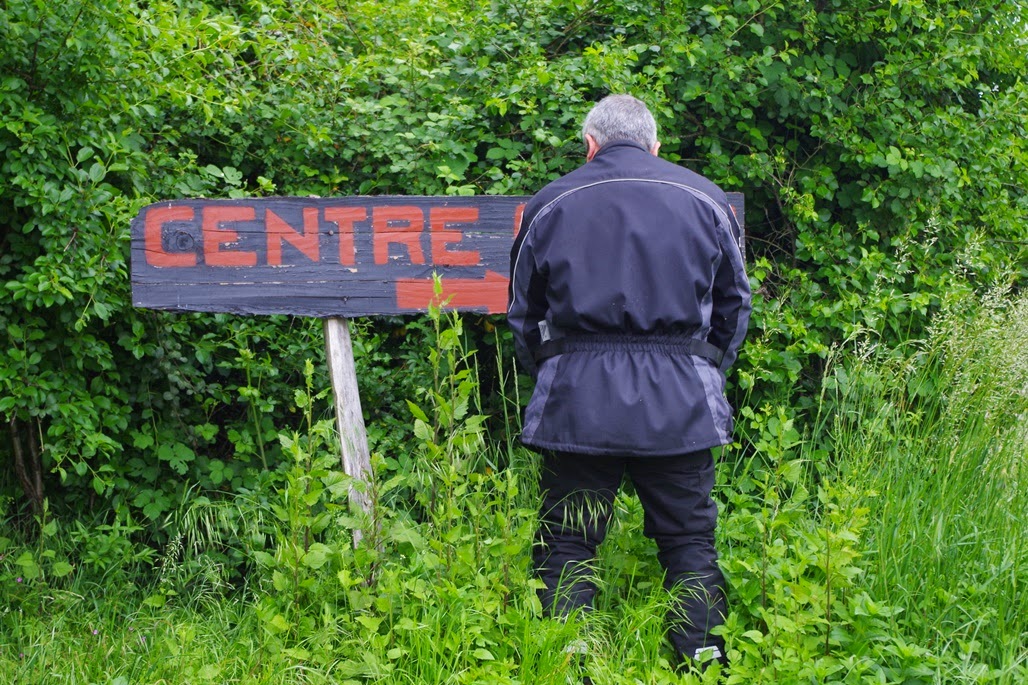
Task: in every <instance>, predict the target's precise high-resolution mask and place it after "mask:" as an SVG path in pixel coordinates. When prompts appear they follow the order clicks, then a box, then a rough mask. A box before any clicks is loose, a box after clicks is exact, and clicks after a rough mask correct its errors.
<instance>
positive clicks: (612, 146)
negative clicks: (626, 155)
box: [596, 139, 648, 157]
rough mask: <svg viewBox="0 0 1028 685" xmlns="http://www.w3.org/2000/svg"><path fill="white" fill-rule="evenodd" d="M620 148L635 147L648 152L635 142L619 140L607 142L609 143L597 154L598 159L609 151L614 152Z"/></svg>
mask: <svg viewBox="0 0 1028 685" xmlns="http://www.w3.org/2000/svg"><path fill="white" fill-rule="evenodd" d="M620 147H634V148H636V149H638V150H642V151H643V152H648V150H647V149H646V148H645V147H644V146H643V145H641V144H639V143H637V142H635V141H634V140H627V139H618V140H610V141H607V143H606V144H605V145H604V146H603V147H601V148H600V149H599V151H598V152H597V153H596V156H597V157H598V156H600V155H602V154H603V153H604V152H607V151H608V150H613V149H615V148H620Z"/></svg>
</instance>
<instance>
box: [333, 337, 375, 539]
mask: <svg viewBox="0 0 1028 685" xmlns="http://www.w3.org/2000/svg"><path fill="white" fill-rule="evenodd" d="M325 358H326V359H327V361H328V370H329V374H330V375H331V377H332V390H333V394H334V397H335V409H336V427H337V428H338V430H339V443H340V445H341V446H342V453H343V471H344V472H345V473H346V474H347V475H348V476H351V477H352V478H355V479H356V480H358V481H360V482H361V483H363V484H364V488H363V490H362V489H358V488H356V487H351V488H350V502H351V503H352V504H356V505H357V507H359V508H360V510H361V511H363V512H365V513H366V514H368V515H369V516H370V514H371V478H372V474H371V455H370V453H369V451H368V434H367V431H366V430H365V428H364V414H363V413H362V412H361V398H360V393H359V392H358V390H357V368H356V366H355V364H354V360H353V345H352V343H351V342H350V322H349V320H347V319H346V318H343V317H330V318H327V319H325ZM362 537H364V535H363V533H362V531H361V530H360V529H355V530H354V531H353V544H354V546H356V545H357V544H358V543H359V542H360V541H361V538H362Z"/></svg>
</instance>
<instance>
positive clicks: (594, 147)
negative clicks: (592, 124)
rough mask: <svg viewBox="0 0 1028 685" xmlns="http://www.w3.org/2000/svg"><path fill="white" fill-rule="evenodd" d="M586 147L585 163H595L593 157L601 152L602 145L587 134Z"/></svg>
mask: <svg viewBox="0 0 1028 685" xmlns="http://www.w3.org/2000/svg"><path fill="white" fill-rule="evenodd" d="M585 147H586V150H585V161H587V162H591V161H593V157H595V156H596V153H597V152H599V151H600V145H599V143H597V142H596V139H595V138H593V137H592V135H591V134H589V133H586V134H585Z"/></svg>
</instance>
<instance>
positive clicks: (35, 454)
mask: <svg viewBox="0 0 1028 685" xmlns="http://www.w3.org/2000/svg"><path fill="white" fill-rule="evenodd" d="M8 427H9V428H10V430H11V445H12V446H13V447H14V472H15V474H17V476H18V480H19V481H20V482H21V487H22V489H23V490H24V491H25V496H26V497H28V499H29V502H30V503H31V504H32V512H33V513H34V514H41V513H42V512H43V473H42V471H43V468H42V464H41V463H40V461H39V442H38V441H37V440H36V438H35V436H34V435H32V432H31V430H30V431H29V434H28V444H29V453H28V458H29V459H28V461H27V462H26V460H25V457H26V455H25V448H24V446H23V443H22V435H21V434H22V431H21V430H20V427H19V424H18V419H16V418H15V417H13V416H12V417H11V420H10V422H9V423H8Z"/></svg>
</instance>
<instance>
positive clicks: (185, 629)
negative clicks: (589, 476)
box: [0, 0, 1028, 683]
mask: <svg viewBox="0 0 1028 685" xmlns="http://www.w3.org/2000/svg"><path fill="white" fill-rule="evenodd" d="M0 10H2V13H0V284H2V286H3V287H2V288H0V323H2V324H3V326H2V329H0V340H2V341H3V342H4V343H5V344H0V416H2V417H3V419H4V423H5V424H6V429H5V434H4V436H3V437H2V438H0V465H2V470H0V505H2V506H0V516H2V517H3V521H4V527H3V529H2V530H0V585H2V587H3V589H2V590H0V593H2V594H0V680H2V679H6V681H7V682H26V683H34V682H65V681H72V682H97V683H107V682H121V683H136V682H275V683H278V682H349V681H352V682H368V681H376V682H395V683H420V682H440V683H443V682H447V683H450V682H453V683H458V682H459V683H478V682H481V683H497V682H501V683H502V682H511V683H514V682H517V683H563V682H575V679H577V678H580V676H581V673H582V672H583V670H584V671H586V672H588V673H589V674H590V675H591V676H592V677H593V679H594V681H595V682H599V683H608V682H609V683H664V682H678V680H677V679H678V678H680V676H676V675H674V674H673V669H672V666H673V664H672V663H671V660H670V653H669V651H668V649H667V647H666V646H665V645H664V643H663V641H662V640H661V630H662V628H661V625H662V624H661V620H662V613H663V608H662V607H663V606H664V605H665V604H666V597H665V595H664V593H663V591H662V590H661V589H660V571H659V567H658V566H657V565H656V562H655V560H654V559H653V554H652V552H653V550H652V549H651V547H650V545H649V543H648V542H647V541H645V540H644V539H642V538H641V536H640V535H639V533H638V530H639V525H638V522H639V518H640V512H639V511H638V505H637V503H636V502H634V500H633V499H632V498H631V496H630V495H626V496H624V497H622V498H620V499H619V512H618V518H617V521H616V525H615V527H614V530H613V531H612V533H611V538H610V539H609V540H608V543H607V544H606V545H605V546H604V549H603V552H602V557H601V560H600V562H599V563H600V576H601V578H602V580H603V590H604V592H603V593H601V594H602V597H603V599H602V604H601V606H600V607H599V610H598V611H597V612H596V614H595V615H593V616H590V617H583V618H581V619H580V620H575V621H571V622H569V623H567V624H563V623H554V622H550V621H545V620H543V619H541V618H540V617H539V615H538V614H539V611H538V609H539V608H538V606H537V602H536V600H535V599H534V596H533V592H534V591H533V586H532V583H533V581H532V580H531V579H530V577H529V574H528V551H529V548H530V545H531V538H532V530H533V527H534V516H535V514H534V507H535V505H536V504H535V503H536V498H537V493H536V492H535V491H534V488H535V483H534V478H533V472H534V469H535V463H534V459H533V457H532V455H530V454H529V453H527V452H525V451H524V450H522V449H520V448H518V447H517V446H516V443H515V442H514V436H515V435H516V432H517V421H518V407H519V403H520V401H521V400H523V399H524V397H525V392H526V387H525V385H524V380H523V379H522V380H521V381H520V382H519V381H518V380H517V379H516V377H515V375H514V373H513V370H512V369H511V366H510V357H511V355H510V349H509V348H510V344H509V339H508V338H507V337H506V334H505V331H504V328H503V326H502V321H501V320H498V319H495V318H492V319H490V318H478V317H469V318H468V319H466V320H463V321H461V320H454V319H451V318H449V317H447V316H445V315H441V314H439V313H436V314H435V315H434V316H430V317H425V318H414V317H407V318H379V319H373V320H368V321H363V322H360V323H359V324H358V326H357V330H356V331H355V347H356V354H357V362H358V367H359V377H360V383H361V391H362V400H363V403H364V409H365V419H366V421H367V423H368V427H369V432H370V440H371V447H372V450H373V452H374V455H375V456H374V459H375V468H376V487H375V492H374V493H373V494H374V496H375V499H376V502H377V507H376V513H375V520H374V521H367V520H362V519H361V518H360V517H359V516H357V515H356V514H355V513H353V512H351V511H349V509H348V507H347V506H346V492H347V490H348V488H349V483H348V482H347V480H346V478H345V476H343V475H342V474H340V473H339V472H338V464H337V459H336V457H335V456H333V455H335V454H336V447H335V445H334V440H335V437H334V435H333V434H332V429H331V416H332V414H331V408H330V403H329V398H328V397H327V395H326V391H325V390H324V389H325V388H327V386H328V381H327V373H326V370H325V369H324V359H323V345H322V340H321V333H320V325H319V324H318V322H316V321H309V320H301V319H291V318H288V317H263V318H257V317H233V316H228V315H200V314H195V315H183V314H174V315H173V314H165V313H158V312H150V311H141V310H135V309H133V308H132V307H131V302H130V284H129V280H128V263H127V260H128V225H129V221H130V220H131V218H132V217H133V216H135V214H136V213H137V212H138V210H139V209H140V208H141V207H142V206H144V205H145V204H148V203H150V202H153V201H156V200H159V199H168V198H182V197H226V196H227V197H239V196H256V195H272V194H275V195H309V194H315V195H322V196H331V195H355V194H383V193H393V194H425V195H443V194H458V195H459V194H483V193H492V194H530V193H532V192H534V191H535V190H536V189H538V188H539V187H541V186H542V185H543V184H544V183H546V182H547V181H548V180H550V179H552V178H554V177H556V176H557V175H559V174H561V173H563V172H566V171H568V170H570V169H572V168H574V167H575V166H576V165H578V164H579V163H580V162H581V156H582V147H581V143H580V141H579V139H578V132H577V128H578V125H579V122H580V121H581V118H582V116H583V115H584V113H585V112H586V111H587V110H588V108H589V106H590V105H591V103H592V102H594V101H595V100H597V99H598V98H599V97H601V96H602V95H604V94H606V93H607V92H610V91H627V92H632V93H634V94H636V95H637V96H639V97H642V98H643V99H645V100H646V101H647V102H648V103H649V104H650V105H651V107H652V108H653V110H654V112H655V113H656V115H657V118H658V123H659V125H660V130H661V139H662V142H663V146H662V154H663V155H664V156H667V157H669V158H670V159H673V160H675V161H678V162H680V163H682V164H685V165H687V166H690V167H692V168H695V169H696V170H698V171H700V172H702V173H704V174H706V175H708V176H709V177H711V178H712V179H714V180H715V181H717V182H718V183H720V184H721V185H722V187H724V188H725V189H727V190H736V191H741V192H744V193H745V194H746V198H747V216H746V225H747V231H748V240H749V242H748V261H749V266H750V273H751V280H752V284H753V286H754V293H755V298H754V317H753V321H752V324H751V330H750V337H749V340H748V342H747V344H746V347H745V349H744V351H743V354H742V356H741V357H740V360H739V363H738V365H737V367H736V369H735V370H734V372H733V375H732V378H731V386H732V387H731V388H730V393H731V399H732V401H733V404H734V405H735V406H736V407H737V408H738V410H739V422H738V426H737V443H736V444H734V445H733V446H731V448H729V449H727V450H726V451H725V453H724V454H722V455H721V460H720V466H719V469H720V471H719V478H720V485H719V488H718V493H717V494H718V499H719V502H720V503H721V505H722V512H723V516H722V525H721V530H720V533H719V535H720V542H719V544H720V546H721V548H722V550H723V553H724V566H725V571H726V575H727V576H728V579H729V584H730V588H729V590H730V596H731V603H732V613H731V615H730V616H729V621H728V624H727V625H726V637H727V638H728V640H729V645H730V649H731V650H732V651H731V655H732V665H731V666H730V668H729V669H728V670H727V671H726V672H725V673H724V674H723V675H725V676H726V677H727V680H728V681H729V682H737V683H751V682H766V683H792V682H807V683H816V682H874V683H879V682H888V683H893V682H895V683H919V682H968V683H979V682H983V683H984V682H1000V683H1003V682H1006V683H1018V682H1023V681H1024V680H1025V679H1026V677H1028V666H1026V661H1028V649H1026V647H1025V644H1026V633H1028V627H1026V618H1025V617H1026V616H1028V604H1026V602H1028V600H1026V599H1025V597H1026V596H1028V595H1026V594H1025V593H1024V592H1023V588H1024V585H1025V582H1026V580H1028V547H1026V545H1025V537H1026V532H1025V531H1026V527H1025V525H1024V523H1023V512H1024V511H1025V504H1026V501H1025V500H1026V493H1028V486H1026V485H1025V483H1024V480H1023V475H1022V472H1023V469H1022V467H1021V464H1022V463H1023V462H1024V458H1025V456H1026V454H1025V452H1026V450H1025V442H1026V441H1025V437H1026V436H1025V433H1024V428H1023V425H1024V424H1025V418H1026V416H1028V407H1026V404H1028V399H1026V396H1028V391H1026V386H1028V381H1026V377H1028V371H1026V368H1028V360H1026V357H1025V355H1026V354H1028V353H1026V350H1028V333H1026V331H1025V321H1026V319H1028V311H1026V309H1025V304H1024V298H1023V296H1021V295H1020V294H1019V293H1020V290H1021V288H1022V287H1023V285H1024V283H1025V279H1026V277H1028V259H1026V257H1028V251H1026V240H1028V236H1026V233H1028V228H1026V226H1028V223H1026V218H1028V193H1026V192H1025V191H1026V190H1028V152H1026V150H1028V142H1026V140H1028V136H1026V118H1028V84H1026V83H1025V76H1026V61H1025V60H1026V52H1028V50H1026V48H1028V28H1026V27H1028V24H1026V19H1028V18H1026V17H1025V14H1024V8H1023V6H1022V5H1021V4H1020V3H1018V2H1013V1H1009V2H1000V1H993V2H972V1H970V0H967V1H964V0H957V1H946V2H943V1H941V0H940V1H929V0H911V1H904V0H898V1H894V2H873V1H870V0H855V1H847V2H843V1H842V0H818V1H817V2H810V1H806V0H802V1H800V0H787V1H785V0H783V1H776V0H738V1H736V2H730V3H723V4H719V3H710V4H705V3H703V2H693V1H688V0H687V1H678V2H676V1H673V0H661V1H657V0H652V1H649V2H643V1H633V0H628V1H625V2H612V1H605V0H599V1H597V2H583V1H580V0H526V1H523V2H513V1H512V2H505V1H503V0H492V1H491V2H484V1H482V0H468V1H466V2H450V1H447V0H443V1H441V2H433V3H428V2H421V1H416V0H410V1H408V2H398V3H390V4H385V3H376V2H369V1H360V0H353V1H351V2H337V3H331V2H327V1H325V0H321V1H318V2H315V1H303V0H297V1H295V2H290V1H287V0H281V1H271V0H238V1H225V2H220V3H218V2H201V1H199V0H197V1H190V0H178V1H175V2H172V1H160V0H157V1H153V2H133V1H124V0H90V1H86V0H69V1H68V2H61V3H56V2H45V1H44V0H4V1H3V2H0ZM355 527H357V528H362V529H364V530H374V531H375V533H374V536H373V541H372V542H373V544H372V543H369V544H364V545H362V546H361V547H359V548H358V549H356V550H355V549H353V548H352V546H351V545H350V544H349V539H350V538H349V531H350V530H352V529H353V528H355ZM579 639H585V640H586V642H587V643H588V645H589V647H590V657H589V658H588V659H586V660H585V661H584V662H580V661H579V660H577V659H573V658H571V656H570V655H569V654H567V653H566V652H565V651H564V648H565V647H566V646H567V645H569V644H572V643H573V642H574V641H576V640H579ZM711 677H713V674H712V676H711ZM697 678H698V677H697V676H695V675H692V676H685V679H686V680H687V681H688V680H690V679H691V680H697Z"/></svg>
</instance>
